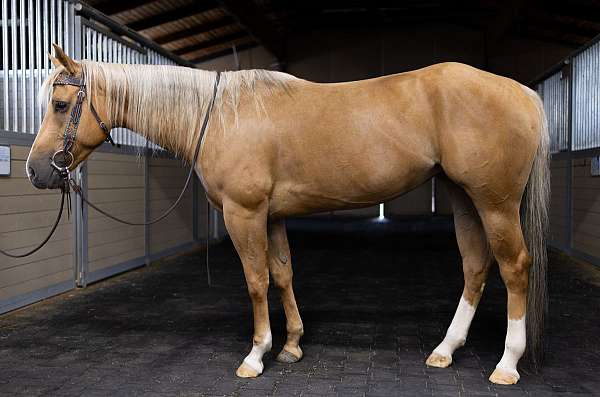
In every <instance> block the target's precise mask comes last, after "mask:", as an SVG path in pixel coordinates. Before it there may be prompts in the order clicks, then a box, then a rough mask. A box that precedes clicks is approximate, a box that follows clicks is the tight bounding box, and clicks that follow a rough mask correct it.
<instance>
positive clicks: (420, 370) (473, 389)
mask: <svg viewBox="0 0 600 397" xmlns="http://www.w3.org/2000/svg"><path fill="white" fill-rule="evenodd" d="M296 224H300V225H301V224H302V222H297V223H296ZM300 229H301V228H298V227H295V228H294V229H293V230H292V231H291V233H290V241H291V246H292V256H293V262H294V269H295V290H296V296H297V299H298V302H299V307H300V312H301V315H302V317H303V320H304V326H305V332H306V333H305V336H304V338H303V339H302V348H303V350H304V353H305V356H304V359H303V360H302V361H300V362H299V363H296V364H289V365H284V364H280V363H278V362H276V361H275V360H274V357H275V355H276V354H277V353H278V351H279V349H281V347H282V344H283V340H284V335H285V322H284V317H283V310H282V308H281V305H280V303H279V299H278V296H277V293H276V291H271V292H270V296H269V302H270V310H271V323H272V330H273V336H274V344H273V352H271V353H270V354H268V355H267V356H266V357H265V371H264V374H263V375H262V376H261V377H259V378H257V379H238V378H236V377H235V369H236V367H237V365H238V364H239V363H240V361H241V360H242V359H243V357H244V355H245V354H246V353H247V352H248V351H249V348H250V345H251V331H252V329H251V324H252V321H251V306H250V302H249V299H248V297H247V292H246V287H245V283H244V280H243V274H242V270H241V266H240V264H239V260H238V259H237V256H236V255H235V252H234V250H233V248H232V246H231V244H230V243H229V242H224V243H222V244H219V245H218V246H216V247H215V248H212V249H211V252H210V257H211V268H212V279H213V286H212V287H211V288H208V287H207V285H206V273H205V267H204V253H203V252H198V253H196V254H191V255H186V256H180V257H177V258H174V259H170V260H168V261H163V262H160V263H157V264H154V265H152V266H150V267H148V268H143V269H140V270H137V271H134V272H130V273H127V274H124V275H121V276H118V277H115V278H112V279H110V280H108V281H105V282H101V283H98V284H96V285H93V286H90V287H89V288H87V289H84V290H77V291H73V292H71V293H67V294H64V295H62V296H60V297H57V298H53V299H50V300H47V301H45V302H42V303H40V304H36V305H33V306H31V307H29V308H26V309H23V310H19V311H16V312H13V313H11V314H8V315H5V316H1V317H0V395H2V396H3V395H10V396H13V395H14V396H19V395H22V396H36V395H44V396H46V395H52V396H72V395H73V396H90V397H91V396H135V395H143V396H266V395H273V396H297V395H302V396H329V395H331V396H364V395H366V396H425V395H428V396H431V395H433V396H457V395H461V396H523V395H528V396H529V395H530V396H553V395H559V396H567V395H578V396H584V395H593V394H599V395H600V342H599V339H600V321H599V319H600V317H599V316H600V284H598V283H597V280H598V270H597V269H591V270H590V269H587V270H585V269H584V270H582V268H581V267H580V265H577V264H575V263H573V262H570V261H569V260H567V259H565V258H564V257H562V256H560V255H558V254H552V255H551V263H550V294H551V306H550V308H551V309H550V310H551V316H550V317H551V318H550V325H549V332H548V343H549V347H550V350H549V352H548V354H547V361H546V365H545V367H544V369H543V371H542V372H541V373H540V374H537V375H534V374H526V373H523V372H522V380H521V382H520V383H519V384H518V385H516V386H495V385H492V384H490V383H489V382H488V381H487V377H488V376H489V374H490V373H491V371H492V369H493V368H494V366H495V364H496V362H497V360H498V359H499V358H500V355H501V353H502V350H503V342H504V331H505V312H506V309H505V299H506V298H505V290H504V288H503V287H502V285H501V284H500V282H499V276H498V273H497V271H495V272H494V273H493V274H492V275H491V277H490V281H489V283H488V287H487V288H486V292H485V294H484V297H483V299H482V301H481V305H480V310H479V311H478V312H477V315H476V317H475V320H474V324H473V326H472V328H471V333H470V336H469V339H468V341H467V344H466V346H465V347H464V348H462V349H461V350H459V351H458V352H457V353H456V354H455V357H454V361H455V362H454V364H453V365H452V367H450V368H448V369H428V368H426V367H425V364H424V362H425V359H426V357H427V355H428V354H429V352H430V351H431V350H432V349H433V348H434V347H435V345H436V344H437V343H438V342H439V341H440V340H441V338H442V337H443V335H444V333H445V329H446V327H447V326H448V324H449V323H450V320H451V318H452V315H453V312H454V309H455V307H456V304H457V302H458V298H459V296H460V292H461V289H462V273H461V270H460V267H459V255H458V251H457V248H456V245H455V242H454V239H453V236H452V235H451V234H450V233H445V232H435V233H424V232H421V233H412V234H409V233H406V232H401V231H398V230H396V231H394V230H390V229H389V228H388V230H387V231H386V232H381V231H380V232H378V231H377V230H375V231H373V232H372V233H364V232H362V233H361V232H358V231H357V230H360V229H361V227H354V228H351V227H350V228H345V229H349V230H351V231H346V232H343V233H342V232H334V231H328V232H323V231H318V230H319V227H318V224H317V227H315V224H312V226H311V227H310V228H304V229H310V230H308V231H306V230H305V231H302V230H300Z"/></svg>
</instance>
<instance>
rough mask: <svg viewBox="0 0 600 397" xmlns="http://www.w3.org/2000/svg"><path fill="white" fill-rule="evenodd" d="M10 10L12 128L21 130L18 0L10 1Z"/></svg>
mask: <svg viewBox="0 0 600 397" xmlns="http://www.w3.org/2000/svg"><path fill="white" fill-rule="evenodd" d="M10 6H11V7H10V10H11V12H12V18H11V21H10V38H11V43H10V49H11V51H10V52H11V60H12V62H11V63H12V67H11V72H12V77H11V78H12V92H11V95H10V102H9V103H11V104H12V110H13V117H12V130H13V131H19V105H18V101H19V96H18V95H17V92H18V87H17V75H18V63H17V43H18V41H17V25H18V22H17V0H12V1H11V2H10Z"/></svg>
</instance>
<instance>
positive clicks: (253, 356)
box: [244, 331, 273, 374]
mask: <svg viewBox="0 0 600 397" xmlns="http://www.w3.org/2000/svg"><path fill="white" fill-rule="evenodd" d="M272 344H273V337H272V336H271V331H269V332H268V333H267V334H266V335H265V338H264V340H263V342H262V343H261V344H260V345H254V346H252V350H251V351H250V354H248V355H247V356H246V358H245V359H244V363H246V365H248V366H249V367H250V368H252V369H253V370H255V371H256V372H258V373H259V374H262V372H263V368H264V365H263V362H262V358H263V355H264V354H265V353H266V352H269V351H271V346H272Z"/></svg>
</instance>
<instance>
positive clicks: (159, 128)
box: [107, 68, 215, 161]
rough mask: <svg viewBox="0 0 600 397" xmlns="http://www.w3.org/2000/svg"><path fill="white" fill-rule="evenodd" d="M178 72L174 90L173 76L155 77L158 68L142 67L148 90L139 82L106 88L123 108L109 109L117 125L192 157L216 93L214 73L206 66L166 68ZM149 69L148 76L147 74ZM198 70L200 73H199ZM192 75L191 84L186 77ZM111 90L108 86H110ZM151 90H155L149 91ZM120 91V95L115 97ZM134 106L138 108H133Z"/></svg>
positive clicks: (179, 154)
mask: <svg viewBox="0 0 600 397" xmlns="http://www.w3.org/2000/svg"><path fill="white" fill-rule="evenodd" d="M169 71H170V72H173V73H179V75H178V76H176V77H175V78H177V79H178V80H177V82H178V84H177V89H176V90H177V92H173V91H171V92H168V91H167V90H169V89H170V90H173V88H172V86H169V84H172V82H173V80H169V77H170V78H171V79H172V78H173V76H167V77H166V78H165V79H164V80H161V79H157V78H156V71H155V70H151V68H146V69H140V76H141V77H140V78H142V79H146V81H145V82H144V83H143V85H145V86H146V87H144V88H145V89H147V90H148V91H147V92H143V90H141V89H140V86H137V87H134V88H133V89H130V88H129V87H127V89H125V90H118V89H115V90H114V91H113V92H107V94H108V95H112V96H113V101H120V104H121V106H120V109H118V110H115V109H112V111H111V110H110V108H111V106H108V107H109V110H108V112H109V119H110V120H113V121H115V122H113V128H114V127H123V128H127V129H130V130H132V131H135V132H136V133H138V134H140V135H142V136H143V137H144V138H146V139H148V140H149V141H151V142H153V143H155V144H157V145H159V146H161V147H162V148H164V149H166V150H168V151H170V152H172V153H175V154H176V155H177V156H179V157H181V158H184V159H187V160H188V161H191V160H192V158H193V156H194V151H195V147H196V144H197V142H198V139H200V130H201V126H202V121H203V119H204V115H205V113H206V110H207V109H208V104H209V103H210V100H211V98H212V95H213V87H214V85H213V84H211V83H210V81H211V79H212V81H214V77H213V76H215V73H214V72H207V71H203V70H194V74H191V73H190V72H189V71H185V73H181V72H182V71H181V70H178V69H175V68H173V69H166V70H165V72H167V73H168V72H169ZM144 72H146V74H147V76H144ZM196 74H197V75H196ZM186 78H189V84H188V82H187V81H186ZM107 91H108V90H107ZM148 93H154V94H153V95H149V94H148ZM117 95H121V99H120V100H119V99H116V98H115V97H116V96H117ZM132 107H134V108H136V109H137V110H136V111H134V110H133V109H132Z"/></svg>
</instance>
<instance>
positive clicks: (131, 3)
mask: <svg viewBox="0 0 600 397" xmlns="http://www.w3.org/2000/svg"><path fill="white" fill-rule="evenodd" d="M152 1H153V0H128V1H114V0H104V1H102V2H100V3H96V4H94V8H96V9H97V10H98V11H101V12H103V13H105V14H106V15H115V14H118V13H120V12H125V11H129V10H133V9H134V8H137V7H141V6H143V5H146V4H149V3H152Z"/></svg>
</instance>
